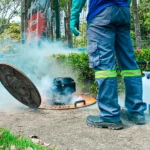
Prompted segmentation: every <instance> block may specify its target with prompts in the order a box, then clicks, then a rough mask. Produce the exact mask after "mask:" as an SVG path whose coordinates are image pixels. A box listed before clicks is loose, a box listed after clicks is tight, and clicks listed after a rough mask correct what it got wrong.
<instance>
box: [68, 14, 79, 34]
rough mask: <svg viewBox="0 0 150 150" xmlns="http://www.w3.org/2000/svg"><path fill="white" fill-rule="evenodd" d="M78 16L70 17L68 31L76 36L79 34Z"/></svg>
mask: <svg viewBox="0 0 150 150" xmlns="http://www.w3.org/2000/svg"><path fill="white" fill-rule="evenodd" d="M79 22H80V21H79V16H76V17H71V20H70V30H71V32H72V33H73V34H74V35H75V36H78V35H79V34H80V32H79V24H80V23H79Z"/></svg>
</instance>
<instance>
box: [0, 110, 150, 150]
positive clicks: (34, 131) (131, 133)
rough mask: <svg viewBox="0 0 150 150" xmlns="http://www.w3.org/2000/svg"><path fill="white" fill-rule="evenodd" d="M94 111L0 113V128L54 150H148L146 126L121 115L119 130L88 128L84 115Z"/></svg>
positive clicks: (147, 130) (148, 128) (148, 131)
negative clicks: (121, 126) (135, 123)
mask: <svg viewBox="0 0 150 150" xmlns="http://www.w3.org/2000/svg"><path fill="white" fill-rule="evenodd" d="M97 114H98V109H96V108H93V109H89V108H87V109H84V110H80V109H76V110H65V111H64V110H63V111H54V110H30V109H28V108H27V109H23V110H17V111H12V112H1V113H0V127H5V128H9V129H10V130H11V131H12V132H14V133H15V134H16V135H21V136H25V137H30V136H31V135H36V136H38V137H39V138H40V139H41V140H42V141H44V142H47V143H50V145H51V146H52V147H56V149H57V150H150V137H149V135H150V124H149V117H148V116H147V124H146V125H144V126H136V125H134V124H132V123H131V122H128V121H127V120H126V118H125V115H124V114H123V118H122V120H123V123H124V125H125V128H124V129H123V130H118V131H116V130H115V131H114V130H108V129H101V128H92V127H88V126H87V125H86V123H85V119H86V116H88V115H97Z"/></svg>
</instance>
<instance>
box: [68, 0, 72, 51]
mask: <svg viewBox="0 0 150 150" xmlns="http://www.w3.org/2000/svg"><path fill="white" fill-rule="evenodd" d="M70 15H71V0H68V14H67V28H68V32H67V33H68V46H69V47H70V48H72V47H73V40H72V33H71V31H70V17H71V16H70Z"/></svg>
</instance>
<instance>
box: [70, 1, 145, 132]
mask: <svg viewBox="0 0 150 150" xmlns="http://www.w3.org/2000/svg"><path fill="white" fill-rule="evenodd" d="M85 3H86V0H72V11H71V19H70V29H71V31H72V33H73V34H74V35H75V36H78V35H79V34H80V32H79V19H80V13H81V11H82V8H83V7H84V6H85ZM87 24H88V25H87V40H88V56H89V65H90V67H91V68H93V69H94V71H95V78H96V82H97V86H98V94H97V103H98V107H99V109H100V114H99V115H97V116H91V115H90V116H88V117H87V118H86V122H87V124H88V125H90V126H93V127H105V128H110V129H114V130H118V129H122V128H123V124H122V121H121V118H120V112H121V108H120V105H119V104H118V91H117V89H118V86H117V73H116V70H115V57H116V59H117V63H118V66H119V69H120V72H121V75H122V78H123V79H124V83H125V107H126V109H127V112H128V116H129V119H130V120H131V121H133V122H134V123H135V124H137V125H143V124H145V115H144V111H145V110H146V104H145V103H144V102H143V100H142V76H141V71H140V69H139V67H138V65H137V63H136V59H135V56H134V49H133V45H132V41H131V36H130V7H129V2H127V0H89V3H88V15H87Z"/></svg>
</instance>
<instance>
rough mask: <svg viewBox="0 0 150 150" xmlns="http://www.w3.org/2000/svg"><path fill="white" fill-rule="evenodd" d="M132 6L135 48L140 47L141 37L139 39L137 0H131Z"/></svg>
mask: <svg viewBox="0 0 150 150" xmlns="http://www.w3.org/2000/svg"><path fill="white" fill-rule="evenodd" d="M132 7H133V16H134V25H135V36H136V48H137V49H141V48H142V39H141V28H140V22H139V16H138V7H137V0H132Z"/></svg>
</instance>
